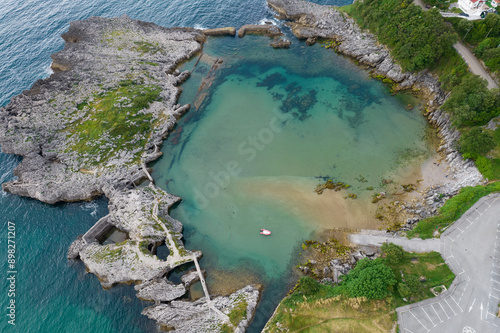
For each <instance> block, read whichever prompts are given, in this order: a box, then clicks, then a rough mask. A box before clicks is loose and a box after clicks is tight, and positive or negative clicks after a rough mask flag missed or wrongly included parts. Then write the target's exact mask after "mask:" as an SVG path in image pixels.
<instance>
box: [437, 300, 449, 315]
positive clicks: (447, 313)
mask: <svg viewBox="0 0 500 333" xmlns="http://www.w3.org/2000/svg"><path fill="white" fill-rule="evenodd" d="M438 304H439V306H440V307H441V309H442V310H443V312H444V314H445V315H446V317H448V319H450V318H451V317H450V316H448V313H446V311H445V309H444V308H443V306H442V305H441V303H438Z"/></svg>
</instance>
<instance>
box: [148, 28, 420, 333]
mask: <svg viewBox="0 0 500 333" xmlns="http://www.w3.org/2000/svg"><path fill="white" fill-rule="evenodd" d="M268 43H269V41H268V39H267V38H265V37H251V36H248V37H245V38H244V39H241V40H240V39H232V38H219V39H212V40H210V41H209V42H208V43H207V45H206V46H205V53H207V54H209V55H210V56H212V58H211V59H210V60H209V61H207V62H205V63H203V58H202V61H201V62H200V63H201V65H199V66H200V67H197V68H196V69H195V70H194V77H193V78H191V79H190V80H189V81H188V82H187V83H186V85H185V86H184V93H183V95H182V98H181V102H183V103H188V102H189V103H191V104H195V103H194V101H195V100H196V99H197V96H199V94H202V93H203V92H204V91H201V92H200V93H198V95H196V92H197V90H198V86H199V84H200V79H201V78H202V77H204V76H205V75H206V74H207V68H209V67H210V66H211V63H212V61H213V59H215V58H222V59H223V61H224V62H223V65H222V68H220V69H219V70H218V72H217V73H218V77H217V79H216V80H215V82H214V83H213V85H212V88H211V89H210V90H209V92H210V94H209V97H207V98H206V99H205V102H204V103H203V104H201V107H200V108H199V109H198V110H196V109H195V108H193V109H192V110H191V111H190V112H189V115H188V116H186V117H185V118H183V119H182V120H181V121H180V122H179V125H178V127H177V128H176V133H175V134H174V135H172V136H171V137H170V138H169V140H168V141H167V143H166V144H165V145H164V147H163V149H162V150H163V152H164V157H163V158H162V159H161V160H159V161H158V162H157V163H156V164H155V165H154V170H155V171H154V173H153V177H154V178H155V179H156V181H157V184H158V185H159V186H162V187H164V188H165V189H166V190H168V191H169V192H170V193H173V194H175V195H178V196H180V197H182V198H183V201H182V203H181V204H180V205H179V206H178V207H177V208H176V209H174V210H173V211H172V215H173V216H174V217H176V218H178V219H179V220H181V221H182V222H183V223H184V226H185V235H186V244H187V246H188V247H189V248H192V249H198V250H201V251H203V253H204V254H205V257H204V259H203V260H202V264H203V265H204V267H205V268H207V269H208V279H207V281H208V283H209V289H212V290H218V289H219V288H220V286H219V285H218V284H220V280H219V279H214V280H212V281H211V278H210V272H211V269H212V270H216V271H221V270H222V271H224V270H228V271H232V272H233V274H237V272H238V269H244V270H245V273H244V274H245V275H247V274H250V275H253V276H255V279H257V280H258V281H259V282H261V283H263V284H264V286H265V288H266V292H268V293H266V294H265V295H264V297H263V300H264V301H269V302H270V303H273V302H276V301H277V300H279V298H280V297H282V296H283V295H284V293H286V291H288V288H289V286H290V283H291V282H293V279H292V278H291V276H290V271H291V267H292V266H294V265H296V264H297V263H298V261H297V260H298V258H297V255H298V253H299V252H300V244H301V242H303V241H304V240H306V239H309V238H310V237H311V236H312V235H313V233H314V232H316V231H318V230H320V229H325V228H336V227H340V228H344V227H347V228H351V229H357V228H360V227H375V226H376V224H375V223H376V222H375V221H374V219H373V218H371V216H370V217H366V216H364V217H363V218H364V220H359V221H351V219H350V218H349V217H348V216H350V215H354V216H357V215H356V214H358V213H359V212H358V210H362V209H365V210H366V211H367V212H368V211H369V209H367V208H366V207H367V206H368V207H373V205H372V204H371V203H370V202H369V201H370V197H371V195H372V194H373V192H371V191H367V190H366V187H368V186H373V187H374V188H375V191H377V190H378V191H380V190H382V179H384V178H393V177H397V175H398V171H399V168H400V167H401V159H402V156H403V155H405V154H407V153H408V152H412V154H413V155H415V156H417V155H425V154H426V153H427V152H428V146H427V143H426V141H425V139H424V136H423V133H424V132H425V128H426V126H427V124H426V122H425V120H424V118H423V117H422V116H421V115H420V113H419V112H418V111H408V110H406V109H405V105H404V104H403V103H402V102H400V101H399V100H397V99H395V98H394V97H393V96H391V95H390V93H389V89H388V87H386V86H384V85H383V84H382V83H381V82H379V81H376V80H373V79H371V78H369V77H368V76H367V74H366V73H365V72H363V71H360V70H359V69H358V68H357V67H356V66H355V65H353V64H352V63H351V62H349V61H348V60H346V59H345V58H343V57H341V56H337V55H335V54H334V53H333V52H332V51H329V50H325V49H322V48H321V47H320V46H319V45H316V46H313V47H304V46H303V44H301V43H295V44H294V45H293V47H292V48H291V49H289V50H273V49H272V48H270V47H269V46H268ZM185 68H192V64H186V65H185ZM347 73H348V74H347ZM406 162H409V161H408V160H406ZM360 175H362V176H363V177H364V179H365V181H360V179H361V178H360ZM324 178H333V179H335V180H336V181H343V182H347V183H348V184H351V185H352V187H351V189H349V190H348V191H346V192H341V194H333V193H325V194H323V195H321V196H319V195H317V194H316V193H315V192H314V189H315V187H316V185H317V184H318V183H319V182H321V181H322V180H323V179H324ZM347 193H356V194H357V195H358V196H359V199H357V200H358V201H357V202H355V203H354V202H353V203H350V202H347V199H344V196H345V195H347ZM351 201H352V200H351ZM353 205H355V206H353ZM335 207H340V209H341V210H342V212H338V211H337V212H335ZM261 228H267V229H270V230H271V231H272V232H273V234H272V236H271V237H263V236H261V235H260V234H259V230H260V229H261ZM241 279H242V280H243V273H242V274H241ZM236 286H237V284H236V285H235V287H236ZM268 316H269V309H265V308H259V309H258V313H257V320H258V322H259V323H263V322H265V318H267V317H268ZM260 325H262V324H260ZM260 325H259V324H257V323H254V325H253V326H252V328H253V329H255V330H258V329H260V328H261V326H260Z"/></svg>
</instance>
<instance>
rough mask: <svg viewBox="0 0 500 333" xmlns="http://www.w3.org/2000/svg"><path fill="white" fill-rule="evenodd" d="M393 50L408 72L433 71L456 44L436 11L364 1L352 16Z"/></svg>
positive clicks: (401, 0)
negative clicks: (426, 69) (428, 69)
mask: <svg viewBox="0 0 500 333" xmlns="http://www.w3.org/2000/svg"><path fill="white" fill-rule="evenodd" d="M351 14H352V15H353V16H354V17H355V18H356V19H357V20H358V23H361V24H362V25H363V26H364V27H366V28H369V29H370V31H372V32H374V33H375V34H377V36H378V37H379V40H380V41H381V42H382V43H384V44H386V45H388V46H389V47H390V48H391V49H392V55H393V57H394V58H395V59H396V60H397V61H398V63H399V64H401V66H402V67H403V69H404V70H405V71H419V70H422V69H425V68H433V67H435V65H436V63H437V62H438V61H439V59H440V58H441V57H442V56H444V55H445V54H447V53H448V52H450V51H451V50H452V45H453V43H454V42H455V40H456V36H455V34H454V33H453V29H452V28H451V27H450V26H448V25H447V24H446V23H445V21H444V19H443V18H442V17H441V15H440V14H439V11H438V10H437V9H431V10H429V11H426V12H424V11H423V10H422V9H421V8H420V7H418V6H415V5H413V4H412V3H411V1H409V0H365V1H358V2H356V3H355V4H354V9H353V11H352V13H351Z"/></svg>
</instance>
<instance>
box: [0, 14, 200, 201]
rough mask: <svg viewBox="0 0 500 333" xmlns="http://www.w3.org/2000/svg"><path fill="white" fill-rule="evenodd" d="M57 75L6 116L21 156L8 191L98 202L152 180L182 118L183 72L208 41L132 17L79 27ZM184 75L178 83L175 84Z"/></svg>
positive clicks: (14, 150) (5, 143) (5, 134)
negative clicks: (151, 165)
mask: <svg viewBox="0 0 500 333" xmlns="http://www.w3.org/2000/svg"><path fill="white" fill-rule="evenodd" d="M63 38H64V39H65V41H66V44H65V47H64V49H63V50H62V51H60V52H58V53H56V54H54V55H53V56H52V58H53V64H52V68H53V70H54V74H52V75H51V76H50V77H49V78H47V79H45V80H39V81H37V82H36V83H35V84H34V85H33V87H32V88H31V89H30V90H28V91H25V92H23V93H22V94H20V95H18V96H16V97H14V98H13V99H12V101H11V103H9V104H8V105H7V106H6V107H3V108H1V109H0V124H1V125H0V145H1V146H2V151H3V152H6V153H9V154H17V155H22V156H23V157H24V158H23V161H22V163H21V164H20V165H19V166H18V167H17V168H16V169H15V171H14V174H15V175H16V176H17V177H18V179H17V180H14V181H12V182H9V183H6V184H3V188H4V189H5V190H6V191H9V192H12V193H14V194H18V195H23V196H29V197H32V198H35V199H38V200H40V201H43V202H47V203H55V202H58V201H77V200H86V199H90V198H91V197H93V196H95V195H99V194H102V193H108V192H109V191H110V190H111V189H112V188H115V187H116V188H120V187H123V186H126V185H127V184H130V183H133V182H137V181H138V180H140V179H141V178H144V177H145V173H144V171H143V169H142V163H147V162H150V161H152V160H155V159H157V158H158V157H159V156H160V155H161V154H160V153H159V152H158V150H157V149H156V146H157V145H159V144H161V143H162V140H163V138H164V137H165V136H166V135H167V133H168V130H169V129H171V128H172V127H173V125H174V124H175V121H176V118H178V117H179V116H180V114H181V112H182V111H185V110H186V109H187V107H186V108H181V107H180V106H179V105H176V102H177V97H178V94H179V93H180V91H179V88H177V87H176V86H177V84H179V83H180V81H181V80H183V79H185V78H186V74H183V75H178V73H174V69H175V67H176V66H177V64H179V63H180V62H181V61H183V60H186V59H189V58H190V57H191V56H192V55H193V54H194V53H196V52H198V51H200V50H201V46H202V44H201V43H202V42H203V40H204V36H203V34H201V33H200V32H198V31H196V30H193V29H165V28H162V27H159V26H156V25H154V24H150V23H145V22H140V21H135V20H131V19H129V18H128V17H125V16H124V17H121V18H115V19H105V18H99V17H92V18H90V19H88V20H85V21H76V22H73V23H71V26H70V29H69V31H68V32H67V33H65V34H64V35H63ZM176 74H177V75H176Z"/></svg>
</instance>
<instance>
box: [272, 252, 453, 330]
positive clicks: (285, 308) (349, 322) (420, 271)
mask: <svg viewBox="0 0 500 333" xmlns="http://www.w3.org/2000/svg"><path fill="white" fill-rule="evenodd" d="M383 261H384V263H385V264H386V265H387V266H389V267H390V268H391V269H392V271H393V272H394V275H395V277H396V280H397V281H398V283H404V282H405V281H403V279H409V276H410V275H412V276H415V277H417V278H420V277H425V280H426V281H425V282H418V283H419V285H418V286H417V289H418V292H416V293H414V294H413V296H412V297H411V298H410V299H408V302H406V301H404V300H403V298H402V297H401V296H400V295H399V293H398V291H397V288H392V289H391V290H389V291H390V296H389V297H386V298H385V299H382V300H369V299H367V298H365V297H357V298H349V297H348V296H346V291H345V289H344V287H343V286H342V285H340V286H330V285H323V284H319V283H318V282H316V281H315V280H313V279H312V278H305V277H304V278H302V279H301V280H299V283H298V284H297V285H296V286H295V288H294V290H293V291H292V292H291V293H290V294H289V295H288V296H287V297H285V298H284V299H283V300H282V301H281V303H280V305H279V306H278V308H277V310H276V313H275V315H274V316H273V318H272V319H271V321H270V322H269V323H268V325H267V326H266V329H265V332H269V333H275V332H356V333H361V332H384V333H386V332H391V331H392V330H393V329H395V327H396V321H397V315H396V312H395V309H396V307H399V306H402V305H407V304H410V303H414V302H418V301H421V300H424V299H427V298H431V297H434V295H433V294H432V293H431V291H430V288H432V287H436V286H441V285H444V286H445V287H446V288H448V287H449V286H450V285H451V283H452V282H453V279H454V278H455V275H454V274H453V273H452V272H451V270H450V269H449V268H448V266H447V265H446V263H445V262H444V260H443V258H442V257H441V255H440V254H439V253H436V252H431V253H417V254H415V253H408V252H404V256H403V258H402V259H401V260H400V261H399V262H397V263H395V264H390V263H388V262H387V260H386V259H383ZM401 272H402V273H403V274H404V277H403V276H402V275H401Z"/></svg>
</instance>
